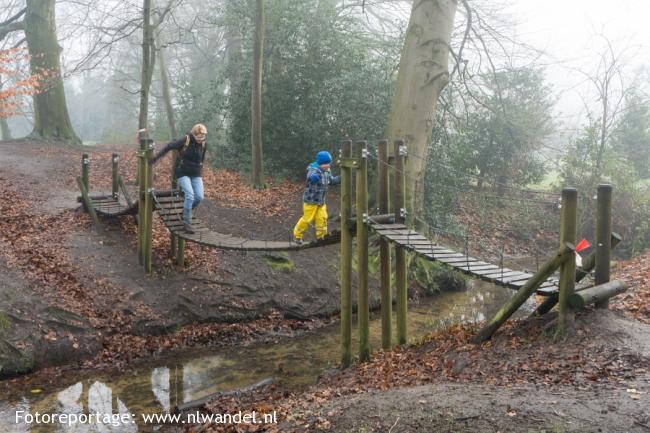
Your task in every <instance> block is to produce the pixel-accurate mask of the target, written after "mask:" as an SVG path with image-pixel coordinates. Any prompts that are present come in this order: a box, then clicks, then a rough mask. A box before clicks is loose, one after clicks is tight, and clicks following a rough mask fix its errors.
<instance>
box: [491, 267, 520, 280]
mask: <svg viewBox="0 0 650 433" xmlns="http://www.w3.org/2000/svg"><path fill="white" fill-rule="evenodd" d="M522 274H523V272H520V271H513V270H510V272H503V273H500V272H497V273H494V274H488V275H486V277H488V278H494V279H497V280H499V281H501V282H503V279H504V278H506V277H514V276H515V275H517V276H521V275H522Z"/></svg>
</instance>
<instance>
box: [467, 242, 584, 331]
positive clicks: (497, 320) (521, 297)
mask: <svg viewBox="0 0 650 433" xmlns="http://www.w3.org/2000/svg"><path fill="white" fill-rule="evenodd" d="M571 257H573V259H571ZM569 260H573V261H574V262H575V247H574V246H573V245H571V244H565V245H564V246H563V247H562V248H561V249H560V250H559V251H558V252H557V253H556V254H555V256H553V257H551V258H550V259H549V260H548V261H546V263H544V264H543V265H542V267H541V268H539V271H537V272H536V273H535V275H533V276H532V277H531V278H530V279H529V280H528V281H526V284H524V285H523V286H521V287H520V288H519V290H517V293H515V294H514V296H512V297H511V298H510V299H509V300H508V301H507V302H506V303H505V305H504V306H503V307H501V308H500V309H499V311H498V312H497V313H496V314H495V315H494V317H493V318H492V319H490V321H488V322H487V323H486V324H485V326H484V327H483V328H482V329H481V330H480V331H479V333H478V334H477V335H476V336H475V337H473V338H472V342H473V343H480V342H482V341H485V340H487V339H488V338H490V337H491V336H492V334H494V333H495V332H496V330H497V329H499V327H500V326H501V325H502V324H503V323H504V322H505V321H506V320H508V318H509V317H510V316H512V314H513V313H514V312H515V311H517V309H518V308H519V307H521V305H522V304H523V303H524V302H526V299H528V298H530V296H531V295H532V294H533V293H534V292H535V290H537V288H538V287H539V286H540V285H541V284H542V283H543V282H544V281H546V279H547V278H548V277H550V276H551V275H552V274H553V272H555V270H556V269H557V268H558V266H562V265H563V264H564V263H566V262H567V261H569Z"/></svg>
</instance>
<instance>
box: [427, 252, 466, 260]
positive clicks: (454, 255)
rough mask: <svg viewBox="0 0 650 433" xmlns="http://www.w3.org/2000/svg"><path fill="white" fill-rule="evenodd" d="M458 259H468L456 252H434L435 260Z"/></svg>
mask: <svg viewBox="0 0 650 433" xmlns="http://www.w3.org/2000/svg"><path fill="white" fill-rule="evenodd" d="M458 257H463V258H464V257H466V256H464V255H463V254H461V253H456V252H450V253H436V252H435V251H434V252H433V258H434V259H435V260H445V259H456V258H458Z"/></svg>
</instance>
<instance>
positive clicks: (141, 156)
mask: <svg viewBox="0 0 650 433" xmlns="http://www.w3.org/2000/svg"><path fill="white" fill-rule="evenodd" d="M146 151H147V140H146V138H144V134H140V151H139V152H138V177H137V180H138V264H140V266H144V233H145V210H144V196H145V195H146V188H145V176H146V169H147V167H146V164H145V153H146Z"/></svg>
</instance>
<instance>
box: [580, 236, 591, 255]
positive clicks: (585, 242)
mask: <svg viewBox="0 0 650 433" xmlns="http://www.w3.org/2000/svg"><path fill="white" fill-rule="evenodd" d="M590 246H591V244H590V243H589V241H588V240H587V239H583V240H581V241H580V242H578V245H576V253H579V252H580V251H582V250H586V249H587V248H589V247H590Z"/></svg>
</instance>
